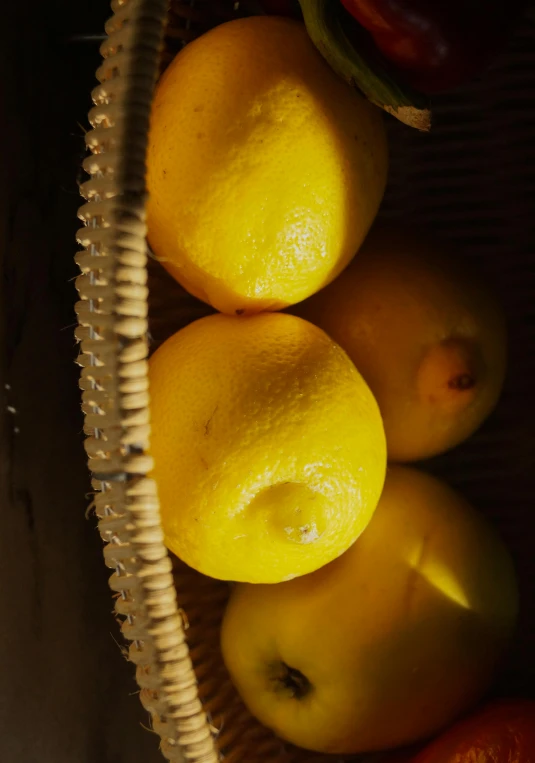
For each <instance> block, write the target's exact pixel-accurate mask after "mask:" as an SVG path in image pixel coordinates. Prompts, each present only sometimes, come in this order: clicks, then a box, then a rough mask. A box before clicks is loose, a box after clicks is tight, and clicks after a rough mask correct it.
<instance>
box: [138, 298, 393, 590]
mask: <svg viewBox="0 0 535 763" xmlns="http://www.w3.org/2000/svg"><path fill="white" fill-rule="evenodd" d="M149 378H150V394H151V421H152V438H151V444H152V453H153V455H154V476H155V478H156V479H157V482H158V489H159V496H160V502H161V514H162V524H163V529H164V534H165V541H166V543H167V545H168V547H169V548H170V549H171V551H173V552H174V553H175V554H176V555H177V556H178V557H180V558H181V559H182V560H183V561H184V562H186V563H187V564H189V565H190V566H191V567H194V568H195V569H197V570H199V571H200V572H204V573H205V574H207V575H211V576H212V577H216V578H222V579H225V580H240V581H249V582H264V583H274V582H278V581H280V580H287V579H289V578H292V577H295V576H296V575H302V574H304V573H307V572H311V571H312V570H315V569H317V568H318V567H321V565H323V564H326V563H327V562H329V561H331V560H332V559H334V558H335V557H337V556H339V555H340V554H341V553H343V552H344V551H345V550H346V549H347V548H348V546H350V545H351V543H353V542H354V541H355V539H356V538H357V537H358V536H359V535H360V533H361V532H362V531H363V530H364V528H365V527H366V525H367V524H368V521H369V520H370V517H371V515H372V513H373V511H374V509H375V506H376V504H377V501H378V500H379V496H380V493H381V489H382V486H383V480H384V474H385V467H386V445H385V440H384V433H383V427H382V422H381V417H380V414H379V410H378V408H377V404H376V402H375V400H374V398H373V396H372V394H371V392H370V391H369V389H368V387H367V386H366V383H365V382H364V380H363V379H362V377H361V376H360V374H359V373H358V371H357V370H356V368H355V367H354V366H353V364H352V363H351V361H350V360H349V358H348V357H347V355H346V354H345V352H344V351H343V350H342V349H340V347H338V345H336V344H335V343H334V342H333V341H332V339H330V338H329V337H328V336H327V335H326V334H325V333H324V332H323V331H321V330H320V329H318V328H317V327H316V326H313V325H312V324H310V323H307V322H306V321H303V320H301V319H300V318H296V317H294V316H292V315H285V314H281V313H265V314H263V315H258V316H251V317H249V318H236V317H233V316H226V315H212V316H208V317H207V318H202V319H201V320H199V321H196V322H195V323H192V324H190V325H189V326H187V327H186V328H185V329H182V330H181V331H179V332H178V333H176V334H175V335H174V336H172V337H171V338H170V339H168V340H167V341H166V342H165V343H164V344H163V345H162V346H161V347H160V348H159V349H158V350H157V351H156V353H155V354H154V355H153V356H152V358H151V360H150V370H149Z"/></svg>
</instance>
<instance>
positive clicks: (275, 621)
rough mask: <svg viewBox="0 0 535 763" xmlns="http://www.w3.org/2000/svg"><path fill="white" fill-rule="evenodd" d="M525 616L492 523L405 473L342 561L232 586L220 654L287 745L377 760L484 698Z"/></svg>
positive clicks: (393, 479)
mask: <svg viewBox="0 0 535 763" xmlns="http://www.w3.org/2000/svg"><path fill="white" fill-rule="evenodd" d="M516 612H517V589H516V582H515V575H514V570H513V567H512V563H511V560H510V558H509V555H508V552H507V550H506V549H505V547H504V545H503V544H502V542H501V541H500V539H499V538H498V537H497V535H496V534H495V532H494V530H493V529H492V528H491V527H490V526H489V525H488V524H487V522H486V521H485V519H484V518H483V517H482V516H481V515H479V514H478V513H477V512H475V511H474V510H473V509H471V508H470V506H469V505H468V504H467V503H466V501H465V500H464V499H463V498H462V496H460V495H459V494H458V493H456V492H455V491H454V490H452V489H451V488H450V487H449V486H447V485H446V484H444V483H442V482H440V481H439V480H437V479H435V478H434V477H431V476H429V475H427V474H425V473H423V472H418V471H417V470H414V469H409V468H407V467H401V466H395V467H391V468H389V470H388V473H387V477H386V482H385V488H384V491H383V495H382V497H381V500H380V501H379V505H378V507H377V509H376V511H375V514H374V516H373V518H372V520H371V522H370V524H369V525H368V527H367V529H366V530H365V531H364V532H363V533H362V535H361V536H360V538H359V539H358V540H357V542H356V543H355V544H354V545H353V546H352V547H351V548H350V549H349V550H348V551H346V553H345V554H344V555H343V556H341V557H340V558H339V559H337V560H336V561H333V562H332V563H331V564H329V565H327V566H325V567H323V568H322V569H320V570H318V571H316V572H314V573H312V574H311V575H306V576H305V577H301V578H298V579H296V580H292V581H290V582H287V583H281V584H279V585H276V586H251V585H238V586H236V587H235V589H234V591H233V593H232V595H231V598H230V601H229V605H228V609H227V611H226V613H225V617H224V620H223V627H222V649H223V656H224V659H225V663H226V665H227V667H228V670H229V672H230V675H231V678H232V680H233V682H234V684H235V686H236V688H237V689H238V692H239V693H240V694H241V696H242V698H243V700H244V702H245V703H246V705H247V706H248V707H249V709H250V711H251V712H252V713H253V715H255V716H256V717H257V718H258V719H259V720H260V721H261V722H262V723H264V724H265V725H266V726H268V727H270V728H272V729H273V730H274V731H275V732H276V733H277V734H278V735H280V736H281V737H282V738H283V739H286V740H288V741H290V742H292V743H294V744H297V745H299V746H302V747H305V748H307V749H311V750H317V751H319V752H330V753H339V754H344V753H358V752H372V751H375V750H381V749H390V748H393V747H396V746H401V745H404V744H410V743H412V742H415V741H417V740H418V739H423V738H427V737H428V736H429V735H431V734H433V733H434V732H436V731H438V730H439V729H441V728H442V727H444V726H445V725H446V724H448V723H449V722H451V721H452V720H453V719H454V718H455V717H456V716H457V715H458V714H459V713H460V712H462V711H463V710H465V709H467V708H468V707H469V706H470V705H471V704H472V703H473V702H475V701H476V700H477V698H478V697H479V695H480V694H481V693H482V692H483V691H484V690H485V689H486V687H487V685H488V683H489V680H490V678H491V676H492V673H493V671H494V668H495V665H496V663H497V661H498V660H499V658H500V656H501V653H502V650H503V649H504V646H505V645H506V643H507V641H508V639H509V637H510V635H511V631H512V629H513V626H514V623H515V618H516Z"/></svg>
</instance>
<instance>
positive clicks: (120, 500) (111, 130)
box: [76, 0, 219, 763]
mask: <svg viewBox="0 0 535 763" xmlns="http://www.w3.org/2000/svg"><path fill="white" fill-rule="evenodd" d="M111 7H112V11H113V16H112V17H111V18H110V20H109V21H108V22H107V23H106V27H105V31H106V34H107V38H106V39H105V41H104V42H103V43H102V45H101V47H100V52H101V55H102V59H103V60H102V63H101V65H100V67H99V68H98V70H97V79H98V80H99V82H100V84H99V85H98V86H97V87H96V88H95V89H94V90H93V92H92V99H93V102H94V104H95V105H94V107H93V108H92V109H91V111H90V113H89V121H90V124H91V128H92V129H91V130H90V131H89V132H88V133H87V135H86V145H87V147H88V149H89V150H90V152H91V155H90V156H89V157H88V158H87V159H86V160H85V161H84V165H83V166H84V169H85V170H86V171H87V172H88V173H89V175H90V179H89V180H88V181H87V182H85V183H84V184H83V185H82V187H81V194H82V196H84V198H85V199H86V203H85V204H84V205H83V206H82V207H81V208H80V210H79V217H80V219H81V220H82V221H83V222H84V228H82V229H81V230H80V231H78V234H77V240H78V242H79V243H80V244H81V245H82V246H83V247H84V249H83V250H82V251H79V252H78V253H77V255H76V261H77V264H78V266H79V268H80V270H81V275H80V276H79V277H78V278H77V282H76V286H77V289H78V293H79V297H80V301H79V302H78V304H77V306H76V310H77V317H78V327H77V330H76V337H77V339H78V341H79V343H80V352H79V356H78V364H79V365H80V366H81V368H82V370H81V377H80V387H81V389H82V409H83V412H84V416H85V426H84V433H85V448H86V452H87V455H88V465H89V469H90V471H91V473H92V478H93V479H92V485H93V489H94V490H95V497H94V502H93V503H94V507H95V510H96V513H97V515H98V517H99V530H100V533H101V535H102V537H103V539H104V541H105V543H106V545H105V547H104V559H105V562H106V564H107V565H108V566H109V567H110V568H112V569H113V570H114V572H113V574H112V575H111V578H110V587H111V589H112V590H113V591H114V592H115V593H116V595H117V598H116V605H115V610H116V613H117V615H118V616H119V619H120V621H121V624H122V632H123V634H124V636H125V637H126V638H128V639H129V640H130V641H131V642H132V643H131V646H130V650H129V656H130V659H131V660H132V661H133V662H134V663H135V664H136V665H137V671H136V678H137V681H138V684H139V686H140V689H141V694H140V697H141V701H142V703H143V705H144V706H145V708H146V709H147V710H148V711H149V712H150V713H151V716H152V723H153V727H154V730H155V731H157V732H158V734H159V735H160V738H161V750H162V752H163V754H164V755H165V757H167V758H168V759H169V760H171V761H183V760H184V759H187V760H188V761H192V763H215V761H217V760H218V759H219V755H218V753H217V751H216V747H215V742H214V737H213V734H212V730H211V728H210V725H209V723H208V719H207V717H206V714H205V712H204V710H203V708H202V705H201V702H200V700H199V696H198V691H197V682H196V677H195V673H194V671H193V667H192V663H191V659H190V657H189V650H188V646H187V643H186V638H185V627H184V623H183V621H182V617H181V614H180V610H179V608H178V605H177V600H176V591H175V587H174V582H173V577H172V564H171V560H170V557H169V553H168V551H167V549H166V547H165V545H164V543H163V532H162V527H161V522H160V513H159V503H158V497H157V489H156V484H155V482H154V480H152V479H151V478H150V471H151V469H152V459H151V457H150V450H149V437H150V412H149V394H148V366H147V358H148V341H147V334H148V322H147V310H148V306H147V305H148V303H147V301H148V289H147V286H146V282H147V267H146V262H147V245H146V225H145V204H146V198H147V191H146V186H145V156H146V150H147V140H148V129H149V117H150V108H151V102H152V96H153V91H154V87H155V84H156V79H157V75H158V67H159V62H160V55H161V50H162V45H163V35H164V28H165V24H166V20H167V13H168V1H167V0H113V2H112V6H111Z"/></svg>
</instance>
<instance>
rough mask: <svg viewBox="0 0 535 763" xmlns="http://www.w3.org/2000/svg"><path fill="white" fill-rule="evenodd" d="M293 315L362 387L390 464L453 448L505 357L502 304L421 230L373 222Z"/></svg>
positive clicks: (500, 378) (498, 385)
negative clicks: (379, 422) (338, 353)
mask: <svg viewBox="0 0 535 763" xmlns="http://www.w3.org/2000/svg"><path fill="white" fill-rule="evenodd" d="M295 311H296V313H297V314H299V315H300V316H301V317H303V318H306V319H308V320H310V321H312V322H313V323H316V324H317V325H318V326H320V327H321V328H322V329H323V330H324V331H326V332H327V333H328V334H329V336H331V337H332V338H333V339H334V340H335V341H336V342H338V343H339V344H340V345H341V346H342V347H343V348H344V350H345V351H346V352H347V353H348V355H349V357H350V358H351V359H352V360H353V362H354V363H355V364H356V366H357V368H358V369H359V370H360V372H361V373H362V375H363V376H364V378H365V379H366V381H367V383H368V384H369V385H370V389H371V390H372V392H373V394H374V395H375V397H376V399H377V402H378V404H379V408H380V409H381V414H382V416H383V422H384V426H385V432H386V440H387V444H388V458H389V460H390V461H416V460H420V459H424V458H429V457H430V456H434V455H437V454H439V453H442V452H444V451H446V450H449V449H450V448H453V447H454V446H456V445H458V444H459V443H461V442H463V440H465V439H466V438H467V437H469V436H470V435H471V434H473V433H474V432H475V431H476V430H477V429H478V428H479V427H480V426H481V424H482V423H483V421H485V419H486V418H487V417H488V416H489V415H490V413H491V412H492V411H493V409H494V408H495V407H496V404H497V402H498V399H499V397H500V394H501V390H502V387H503V382H504V378H505V371H506V361H507V336H506V328H505V318H504V315H503V310H502V309H501V307H500V305H499V304H498V302H497V300H496V298H495V297H494V295H493V294H492V292H491V291H489V289H488V287H486V286H485V284H484V282H482V280H481V278H479V277H474V275H473V274H471V273H470V271H469V270H468V268H467V265H466V263H465V262H463V261H462V260H459V261H456V260H455V257H454V254H453V252H452V250H451V247H450V248H449V247H448V246H446V244H444V243H442V242H441V241H440V240H436V239H435V238H433V237H430V236H429V234H423V233H422V232H417V231H415V230H411V229H408V228H406V227H404V226H400V225H399V224H391V225H389V226H388V227H376V226H374V229H373V230H372V231H371V232H370V234H369V235H368V237H367V238H366V241H365V242H364V244H363V246H362V247H361V249H360V251H359V253H358V255H357V256H356V257H355V259H354V260H353V262H352V263H351V265H350V266H349V267H348V268H347V269H346V270H345V271H344V272H343V273H342V274H341V275H340V276H339V277H338V278H337V279H336V280H335V281H334V282H333V283H332V284H330V285H329V286H328V287H327V288H326V289H324V290H323V291H321V292H320V293H319V294H316V295H314V296H313V297H311V298H310V299H308V300H306V301H305V302H303V304H301V305H298V306H297V307H296V308H295Z"/></svg>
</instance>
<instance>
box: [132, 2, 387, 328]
mask: <svg viewBox="0 0 535 763" xmlns="http://www.w3.org/2000/svg"><path fill="white" fill-rule="evenodd" d="M147 162H148V175H147V179H148V188H149V191H150V199H149V204H148V228H149V241H150V244H151V246H152V249H153V250H154V252H155V254H156V256H157V257H158V259H160V261H161V262H162V263H163V265H164V266H165V267H166V268H167V270H168V271H169V272H170V273H171V274H172V275H173V276H174V277H175V278H176V279H177V280H178V281H179V282H180V283H181V284H182V285H183V286H184V287H185V288H186V289H187V290H188V291H190V292H191V293H192V294H194V295H195V296H197V297H199V298H200V299H203V300H205V301H206V302H208V303H210V304H212V305H213V306H214V307H216V308H217V309H218V310H220V311H221V312H224V313H230V314H233V313H238V314H241V313H254V312H260V311H263V310H277V309H280V308H283V307H285V306H287V305H290V304H294V303H295V302H298V301H300V300H302V299H305V298H306V297H308V296H310V295H311V294H313V293H314V292H316V291H317V290H318V289H320V288H322V287H323V286H325V285H326V284H327V283H329V282H330V281H331V280H332V279H333V278H334V277H335V276H336V275H337V274H338V273H339V272H340V271H341V270H342V269H343V268H344V267H345V266H346V265H347V264H348V262H349V261H350V260H351V258H352V257H353V256H354V254H355V252H356V251H357V249H358V248H359V246H360V244H361V243H362V241H363V239H364V237H365V235H366V233H367V231H368V229H369V227H370V225H371V223H372V222H373V219H374V217H375V215H376V213H377V209H378V207H379V203H380V201H381V198H382V195H383V191H384V187H385V181H386V173H387V146H386V140H385V133H384V128H383V124H382V121H381V116H380V112H379V110H378V109H376V108H375V107H373V106H372V105H370V104H369V103H368V102H367V101H366V100H365V99H363V98H362V97H361V96H360V95H358V94H357V93H356V92H355V91H354V90H353V89H351V88H350V87H349V86H348V85H346V84H345V83H344V82H342V81H341V80H340V79H339V78H338V77H337V76H336V75H335V74H334V73H333V72H332V70H331V69H330V68H329V66H328V65H327V64H326V63H325V62H324V60H323V58H322V57H321V55H320V54H319V53H318V52H317V51H316V49H315V48H314V46H313V44H312V42H311V41H310V39H309V38H308V36H307V33H306V30H305V28H304V26H303V25H302V24H300V23H298V22H296V21H291V20H289V19H281V18H267V17H257V18H248V19H241V20H238V21H232V22H230V23H227V24H223V25H221V26H218V27H217V28H216V29H214V30H213V31H211V32H209V33H208V34H206V35H204V36H202V37H201V38H199V39H198V40H196V41H195V42H193V43H191V44H190V45H188V46H187V47H186V48H185V49H184V50H183V51H182V52H181V53H180V54H179V55H178V56H177V57H176V58H175V59H174V61H173V62H172V63H171V65H170V66H169V68H168V69H167V71H166V72H165V74H164V75H163V77H162V79H161V81H160V83H159V85H158V87H157V90H156V94H155V99H154V105H153V111H152V120H151V130H150V139H149V148H148V159H147Z"/></svg>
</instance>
